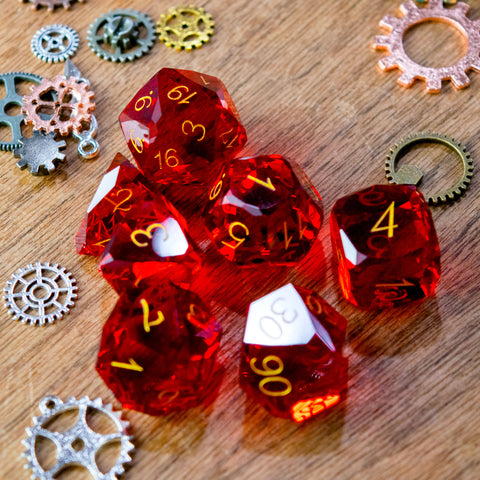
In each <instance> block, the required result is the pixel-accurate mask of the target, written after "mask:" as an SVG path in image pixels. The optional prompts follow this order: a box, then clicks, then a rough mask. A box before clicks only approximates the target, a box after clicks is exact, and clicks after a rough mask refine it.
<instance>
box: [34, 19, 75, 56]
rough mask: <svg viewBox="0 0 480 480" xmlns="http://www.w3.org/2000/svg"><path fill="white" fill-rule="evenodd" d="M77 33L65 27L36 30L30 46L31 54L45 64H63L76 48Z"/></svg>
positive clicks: (55, 25)
mask: <svg viewBox="0 0 480 480" xmlns="http://www.w3.org/2000/svg"><path fill="white" fill-rule="evenodd" d="M79 42H80V38H79V36H78V33H77V32H76V31H75V30H74V29H73V28H70V27H68V26H66V25H58V24H54V25H47V26H45V27H42V28H41V29H40V30H38V31H37V32H36V33H35V35H34V36H33V38H32V41H31V43H30V46H31V48H32V52H33V54H34V55H35V56H36V57H37V58H39V59H40V60H42V61H43V62H47V63H57V62H64V61H65V60H66V59H67V58H69V57H71V56H72V55H73V54H74V53H75V52H76V51H77V48H78V44H79Z"/></svg>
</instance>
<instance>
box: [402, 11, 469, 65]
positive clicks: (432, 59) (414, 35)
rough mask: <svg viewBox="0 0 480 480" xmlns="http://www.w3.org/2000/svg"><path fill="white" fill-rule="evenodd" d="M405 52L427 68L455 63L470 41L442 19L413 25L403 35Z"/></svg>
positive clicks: (465, 50)
mask: <svg viewBox="0 0 480 480" xmlns="http://www.w3.org/2000/svg"><path fill="white" fill-rule="evenodd" d="M403 46H404V48H405V53H406V54H407V55H408V56H409V57H410V58H411V59H412V60H413V61H414V62H416V63H418V64H419V65H422V66H424V67H427V68H440V67H449V66H452V65H455V64H456V63H457V62H458V61H459V60H460V59H461V58H462V57H463V56H464V55H465V54H466V52H467V46H468V42H467V39H466V38H465V35H464V34H463V33H462V31H461V30H459V29H458V28H456V27H455V26H453V25H452V24H451V23H449V22H446V21H441V20H426V21H423V22H420V23H417V24H416V25H413V26H412V27H411V28H409V29H408V30H407V32H406V33H405V35H404V37H403Z"/></svg>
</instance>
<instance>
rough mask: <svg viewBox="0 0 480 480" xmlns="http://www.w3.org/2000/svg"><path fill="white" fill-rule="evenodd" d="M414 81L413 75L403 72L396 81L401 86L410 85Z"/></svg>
mask: <svg viewBox="0 0 480 480" xmlns="http://www.w3.org/2000/svg"><path fill="white" fill-rule="evenodd" d="M414 81H415V77H414V76H413V75H411V74H409V73H405V72H403V73H402V74H401V75H400V77H399V78H398V80H397V82H398V83H399V84H400V85H401V86H402V87H411V86H412V85H413V82H414Z"/></svg>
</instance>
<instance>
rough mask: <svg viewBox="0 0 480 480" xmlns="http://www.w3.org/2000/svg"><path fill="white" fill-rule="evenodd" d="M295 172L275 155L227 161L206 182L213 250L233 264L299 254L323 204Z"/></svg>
mask: <svg viewBox="0 0 480 480" xmlns="http://www.w3.org/2000/svg"><path fill="white" fill-rule="evenodd" d="M299 176H300V177H301V178H302V181H303V182H302V183H301V182H300V180H299ZM299 176H297V175H296V174H295V173H294V171H293V169H292V165H290V164H289V162H288V161H287V160H285V159H284V158H283V157H281V156H280V155H268V156H267V155H263V156H259V157H250V158H240V159H234V160H232V161H230V162H229V163H228V164H227V165H226V167H225V169H224V171H223V173H221V175H220V177H219V179H218V180H217V181H216V182H215V183H214V184H213V186H212V187H211V188H210V193H209V201H208V203H207V206H206V208H205V212H204V220H205V225H206V227H207V230H208V231H209V233H210V235H211V238H212V240H213V242H214V243H215V246H216V247H217V249H218V250H219V252H220V253H221V254H222V255H224V256H225V257H226V258H228V259H229V260H232V261H234V262H236V263H237V264H239V265H251V264H256V263H261V262H265V261H267V262H270V263H272V264H284V265H288V264H292V263H294V262H297V261H299V260H300V259H302V258H303V257H304V256H305V255H306V254H307V253H308V251H309V250H310V247H311V246H312V243H313V242H314V241H315V239H316V237H317V234H318V231H319V229H320V226H321V224H322V219H323V210H322V208H321V203H320V202H321V200H320V196H319V195H318V193H317V192H316V191H315V189H314V188H313V187H312V186H311V184H310V182H309V180H308V179H307V178H306V177H304V176H303V175H302V174H301V173H300V175H299ZM307 190H310V191H311V193H312V196H309V195H308V193H307Z"/></svg>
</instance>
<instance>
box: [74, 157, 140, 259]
mask: <svg viewBox="0 0 480 480" xmlns="http://www.w3.org/2000/svg"><path fill="white" fill-rule="evenodd" d="M146 193H150V190H149V189H148V186H147V180H146V179H145V178H144V176H143V175H142V174H141V173H140V172H139V170H138V169H137V168H135V167H134V166H133V165H132V164H131V163H130V162H129V161H128V160H127V159H126V158H125V157H124V156H123V155H122V154H121V153H117V155H116V156H115V158H114V160H113V162H112V164H111V165H110V167H109V168H108V170H107V173H106V174H105V175H104V176H103V178H102V181H101V182H100V185H99V186H98V189H97V191H96V192H95V195H94V197H93V199H92V201H91V203H90V206H89V207H88V210H87V214H86V216H85V218H84V220H83V222H82V224H81V226H80V228H79V230H78V233H77V235H76V237H75V242H76V247H77V253H78V254H80V255H94V256H98V255H100V254H101V253H102V252H103V250H104V249H105V246H106V244H107V243H108V242H109V241H110V239H111V237H112V233H113V230H114V229H115V227H116V226H117V225H118V224H119V223H121V222H122V221H123V219H124V218H125V216H126V215H127V214H128V212H129V211H130V210H131V209H132V207H133V205H134V203H135V202H137V201H139V200H140V199H141V197H142V196H143V195H144V194H146Z"/></svg>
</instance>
